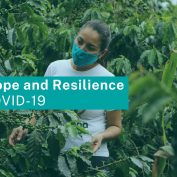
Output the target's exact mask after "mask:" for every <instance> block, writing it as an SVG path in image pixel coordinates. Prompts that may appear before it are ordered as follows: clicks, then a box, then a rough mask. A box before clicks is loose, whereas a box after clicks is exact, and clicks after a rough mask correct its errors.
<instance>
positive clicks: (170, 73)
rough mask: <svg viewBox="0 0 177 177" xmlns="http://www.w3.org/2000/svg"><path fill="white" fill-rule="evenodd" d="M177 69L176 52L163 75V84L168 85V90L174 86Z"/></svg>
mask: <svg viewBox="0 0 177 177" xmlns="http://www.w3.org/2000/svg"><path fill="white" fill-rule="evenodd" d="M176 68H177V52H176V51H174V52H173V53H172V54H171V56H170V59H169V60H168V61H167V63H166V64H165V68H164V71H163V75H162V83H164V84H165V85H166V87H167V88H169V89H170V88H171V87H172V84H173V80H174V78H175V74H176Z"/></svg>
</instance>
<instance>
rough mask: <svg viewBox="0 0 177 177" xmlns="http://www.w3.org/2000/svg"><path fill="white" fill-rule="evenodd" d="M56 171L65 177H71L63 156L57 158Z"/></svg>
mask: <svg viewBox="0 0 177 177" xmlns="http://www.w3.org/2000/svg"><path fill="white" fill-rule="evenodd" d="M58 170H59V171H60V172H61V174H62V175H64V176H65V177H71V171H70V170H69V168H68V165H67V163H66V159H65V158H64V157H63V156H59V157H58Z"/></svg>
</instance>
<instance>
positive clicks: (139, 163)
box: [130, 157, 143, 169]
mask: <svg viewBox="0 0 177 177" xmlns="http://www.w3.org/2000/svg"><path fill="white" fill-rule="evenodd" d="M130 160H131V161H132V162H133V163H134V164H135V165H136V166H137V167H139V168H141V169H143V163H142V161H141V160H139V159H138V158H136V157H130Z"/></svg>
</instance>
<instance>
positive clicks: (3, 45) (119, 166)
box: [0, 0, 177, 177]
mask: <svg viewBox="0 0 177 177" xmlns="http://www.w3.org/2000/svg"><path fill="white" fill-rule="evenodd" d="M162 2H168V3H167V4H168V5H167V6H166V7H164V6H163V3H162ZM90 19H101V20H103V21H105V22H106V23H107V24H108V25H109V26H110V28H111V31H112V41H111V44H110V47H109V53H108V55H107V56H106V57H105V64H106V66H107V68H108V70H110V71H111V72H112V73H114V74H115V75H121V76H124V75H127V76H129V85H130V95H129V98H130V109H129V110H128V111H127V112H124V115H123V117H124V119H123V125H124V128H123V132H122V134H121V135H120V137H119V138H117V139H116V140H115V141H111V142H110V143H109V149H110V154H111V160H110V162H109V164H105V165H104V166H102V167H98V168H96V169H93V167H91V165H90V160H89V158H90V157H91V151H90V148H89V147H90V144H89V143H87V144H84V145H83V146H82V147H73V148H72V149H71V150H69V151H67V152H65V153H63V152H61V149H62V148H63V146H64V144H65V139H66V137H67V136H73V137H75V136H78V135H80V134H82V133H87V132H86V131H85V130H84V129H83V128H81V127H79V126H76V122H77V121H79V119H78V116H77V114H75V113H74V112H73V111H68V110H64V111H62V110H61V111H24V112H23V111H6V112H5V111H0V176H2V177H22V176H23V177H28V176H30V177H31V176H32V177H36V176H37V177H40V176H42V177H45V176H46V177H50V176H51V177H53V176H65V177H69V176H83V175H84V176H88V177H89V176H97V177H101V176H102V177H103V176H104V177H106V176H120V177H129V176H131V177H142V176H143V177H148V176H151V173H152V168H151V166H152V163H154V164H155V162H159V160H158V159H160V160H161V161H160V162H162V163H161V165H160V168H159V166H158V165H155V166H154V167H155V172H156V174H155V175H161V176H163V177H173V176H174V177H175V176H176V175H177V172H176V171H175V170H176V169H175V168H174V167H175V166H176V165H177V161H176V159H177V155H176V154H177V152H176V149H177V138H176V137H177V132H176V126H177V120H176V117H177V104H176V102H177V94H176V93H177V91H176V90H177V73H176V67H177V66H176V65H177V63H176V61H177V55H176V52H175V50H176V49H177V42H176V41H177V40H176V39H177V7H176V6H173V5H171V3H170V2H169V1H165V0H162V1H160V0H149V1H146V0H111V1H106V0H102V1H100V0H95V1H93V0H82V1H79V0H70V1H68V0H43V1H40V0H18V1H17V0H13V1H12V0H1V2H0V35H1V36H0V75H4V76H9V75H12V76H17V75H19V76H24V75H27V76H28V75H32V76H36V75H43V74H44V72H45V70H46V67H47V66H48V64H49V63H50V62H52V61H54V60H58V59H63V58H70V57H71V47H72V42H73V39H74V36H75V35H76V33H77V31H78V29H79V27H81V25H82V24H84V23H85V22H86V21H87V20H90ZM33 115H35V117H36V119H37V124H36V125H35V126H30V125H26V124H25V123H24V120H25V119H26V118H31V117H32V116H33ZM19 125H22V126H23V127H24V128H28V130H29V133H28V136H27V137H26V138H25V139H24V140H23V141H21V142H18V143H17V145H16V146H14V147H11V146H10V145H9V144H8V142H7V137H8V136H9V133H10V132H11V130H12V129H13V128H14V127H17V126H19ZM171 146H173V149H174V150H175V158H173V157H171V158H172V159H169V157H168V158H165V160H164V156H163V155H164V154H163V153H164V152H166V153H167V154H168V155H169V154H170V153H171V152H172V150H171V151H169V149H168V150H167V149H166V148H165V147H171ZM164 148H165V149H164ZM159 150H160V152H161V153H160V155H159ZM157 152H158V153H157ZM162 152H163V153H162ZM154 154H155V159H156V157H158V159H156V160H157V161H155V162H154V161H153V159H154ZM157 154H158V156H157ZM162 154H163V155H162ZM165 157H166V156H165ZM167 162H168V163H167ZM107 168H109V170H110V172H108V170H106V171H105V169H107Z"/></svg>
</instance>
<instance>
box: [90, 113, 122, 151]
mask: <svg viewBox="0 0 177 177" xmlns="http://www.w3.org/2000/svg"><path fill="white" fill-rule="evenodd" d="M106 118H107V129H106V130H105V131H104V132H102V133H99V134H97V135H95V136H94V137H93V138H92V143H93V152H95V151H97V150H98V148H99V147H100V146H101V143H102V141H103V140H109V139H113V138H115V137H117V136H118V135H119V134H120V133H121V128H122V117H121V111H119V110H115V111H109V112H107V113H106Z"/></svg>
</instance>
